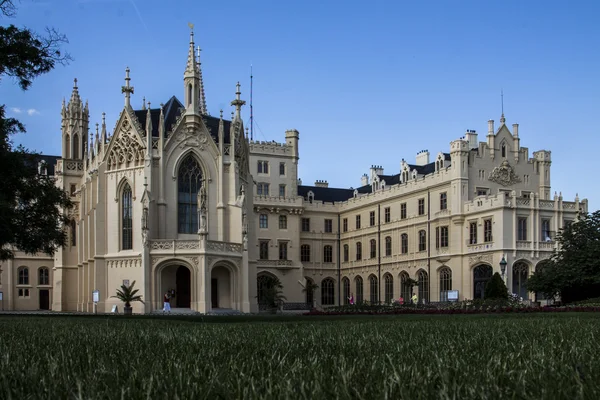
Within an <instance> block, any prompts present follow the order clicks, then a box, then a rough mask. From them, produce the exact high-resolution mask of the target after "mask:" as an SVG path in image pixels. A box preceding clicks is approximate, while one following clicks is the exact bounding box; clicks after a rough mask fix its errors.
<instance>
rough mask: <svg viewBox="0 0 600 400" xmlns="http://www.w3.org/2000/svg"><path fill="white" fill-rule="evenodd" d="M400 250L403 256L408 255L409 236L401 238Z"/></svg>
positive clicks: (404, 235)
mask: <svg viewBox="0 0 600 400" xmlns="http://www.w3.org/2000/svg"><path fill="white" fill-rule="evenodd" d="M400 250H401V253H402V254H407V253H408V234H406V233H403V234H402V235H401V236H400Z"/></svg>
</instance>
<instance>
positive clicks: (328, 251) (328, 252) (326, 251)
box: [323, 245, 333, 263]
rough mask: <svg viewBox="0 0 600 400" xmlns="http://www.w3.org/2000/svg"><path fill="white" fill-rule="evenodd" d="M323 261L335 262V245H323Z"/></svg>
mask: <svg viewBox="0 0 600 400" xmlns="http://www.w3.org/2000/svg"><path fill="white" fill-rule="evenodd" d="M323 262H326V263H331V262H333V247H332V246H329V245H327V246H325V247H323Z"/></svg>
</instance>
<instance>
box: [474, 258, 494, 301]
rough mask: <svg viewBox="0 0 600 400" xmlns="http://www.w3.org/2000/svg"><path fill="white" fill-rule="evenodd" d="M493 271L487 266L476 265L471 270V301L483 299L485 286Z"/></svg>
mask: <svg viewBox="0 0 600 400" xmlns="http://www.w3.org/2000/svg"><path fill="white" fill-rule="evenodd" d="M493 273H494V271H493V269H492V267H491V266H489V265H483V264H482V265H478V266H476V267H475V268H473V299H483V298H484V296H485V285H487V283H488V282H489V281H490V279H492V275H493Z"/></svg>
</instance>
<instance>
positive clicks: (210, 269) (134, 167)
mask: <svg viewBox="0 0 600 400" xmlns="http://www.w3.org/2000/svg"><path fill="white" fill-rule="evenodd" d="M197 57H198V58H196V56H195V54H194V34H193V31H192V33H191V36H190V44H189V53H188V58H187V65H186V68H185V72H184V79H183V83H184V104H181V103H180V102H179V101H178V100H177V98H175V97H171V99H169V101H167V102H166V103H165V104H161V105H160V107H159V108H151V107H150V103H148V106H147V107H146V103H145V102H144V106H143V108H142V110H134V109H133V108H132V106H131V102H130V97H131V95H132V94H133V92H134V88H133V86H131V85H130V77H129V72H130V71H129V69H127V70H126V75H125V85H124V86H123V87H122V92H123V93H124V96H125V106H124V107H123V110H122V111H121V113H120V116H119V119H118V121H117V123H116V126H115V129H114V133H113V135H112V136H110V137H108V135H107V130H106V122H105V119H104V116H103V119H102V127H101V129H100V132H99V129H98V124H96V134H95V139H94V137H93V136H90V142H89V143H88V138H87V132H88V124H89V113H88V105H87V103H86V104H85V106H84V105H83V103H82V101H81V98H80V96H79V93H78V88H77V80H75V85H74V87H73V92H72V94H71V99H70V101H69V103H68V104H67V105H65V104H64V102H63V107H62V142H63V150H62V158H60V159H58V160H57V164H56V175H57V176H58V184H60V185H62V186H63V187H64V189H65V190H66V191H69V192H70V193H71V196H72V198H73V200H74V201H75V203H76V206H75V208H74V209H73V210H72V213H73V219H72V221H73V222H72V226H71V227H70V228H71V229H70V235H71V240H70V246H69V247H67V248H64V249H62V250H60V251H59V252H58V253H57V255H56V256H55V260H54V269H53V274H52V275H53V284H52V287H53V293H52V310H54V311H61V310H78V311H92V309H93V303H92V292H93V291H94V290H96V289H97V290H99V292H100V296H99V302H98V311H99V312H108V311H110V310H111V308H112V306H113V305H115V304H117V305H119V307H121V303H120V302H119V301H118V300H117V299H116V298H111V296H113V295H114V294H115V292H116V289H117V288H119V287H120V286H121V285H122V284H131V283H133V281H135V282H136V287H137V288H138V289H140V292H139V293H140V294H141V295H142V296H143V299H144V302H145V304H141V303H134V304H132V306H133V307H134V310H133V311H134V312H150V311H153V310H160V309H162V307H163V295H164V293H166V292H167V291H168V292H170V293H172V294H173V299H172V302H171V303H172V306H173V307H178V308H184V309H191V310H195V311H199V312H208V311H210V310H212V309H214V308H226V309H232V310H239V311H241V312H250V311H251V310H253V309H256V299H255V296H256V293H255V290H253V288H255V287H256V284H255V285H254V286H252V285H251V284H250V282H252V281H251V280H250V275H252V271H251V266H250V265H249V263H248V256H247V235H248V232H247V231H248V226H249V225H251V224H249V221H248V219H249V218H251V215H250V214H249V213H247V210H248V209H250V210H251V209H252V198H251V196H246V195H245V192H246V187H247V185H248V183H249V182H252V179H251V177H250V175H249V159H248V153H249V144H248V141H247V138H246V137H245V136H244V125H243V122H242V118H241V108H242V106H243V105H244V104H245V102H244V101H243V100H241V99H240V94H241V93H240V85H239V83H238V85H237V92H236V98H235V100H233V101H232V102H231V104H232V106H234V107H235V114H233V118H232V120H231V121H226V120H224V119H223V113H222V111H221V116H220V118H215V117H212V116H210V115H208V113H207V111H206V101H205V96H204V89H203V84H202V72H201V70H200V60H199V54H198V56H197ZM253 281H254V282H256V281H255V279H254V280H253Z"/></svg>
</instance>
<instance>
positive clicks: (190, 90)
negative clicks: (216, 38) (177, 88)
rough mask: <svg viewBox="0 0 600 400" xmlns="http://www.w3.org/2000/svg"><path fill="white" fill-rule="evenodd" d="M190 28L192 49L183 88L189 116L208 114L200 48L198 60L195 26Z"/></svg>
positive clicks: (190, 49) (189, 53)
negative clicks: (195, 44) (195, 48)
mask: <svg viewBox="0 0 600 400" xmlns="http://www.w3.org/2000/svg"><path fill="white" fill-rule="evenodd" d="M189 26H190V29H191V31H190V47H189V50H188V58H187V64H186V67H185V72H184V73H183V86H184V90H185V96H184V99H185V109H186V112H187V113H188V114H206V113H207V111H206V99H205V97H204V87H203V85H202V72H201V71H200V48H198V59H197V60H196V56H195V55H194V25H193V24H189Z"/></svg>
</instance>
